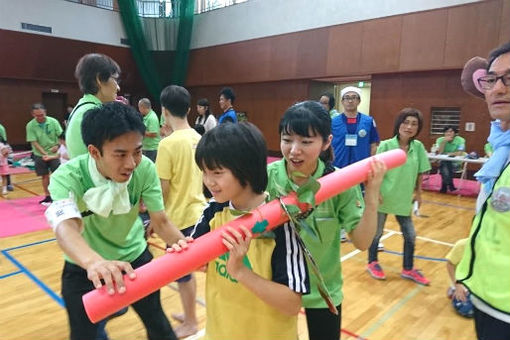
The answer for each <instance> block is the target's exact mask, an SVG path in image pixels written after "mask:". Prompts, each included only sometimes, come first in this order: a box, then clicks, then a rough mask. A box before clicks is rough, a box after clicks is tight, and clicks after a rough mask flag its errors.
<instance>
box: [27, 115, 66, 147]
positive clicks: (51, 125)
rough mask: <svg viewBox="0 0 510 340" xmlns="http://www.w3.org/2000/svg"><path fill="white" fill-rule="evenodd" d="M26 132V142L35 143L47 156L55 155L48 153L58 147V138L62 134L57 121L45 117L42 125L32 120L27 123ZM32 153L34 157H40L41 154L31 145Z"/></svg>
mask: <svg viewBox="0 0 510 340" xmlns="http://www.w3.org/2000/svg"><path fill="white" fill-rule="evenodd" d="M26 130H27V142H29V143H31V142H37V143H38V144H39V145H40V146H41V147H42V148H43V149H44V151H46V153H48V155H52V156H54V155H56V154H57V153H56V152H53V153H52V152H50V149H51V148H52V147H54V146H55V145H58V137H59V136H60V135H61V134H62V132H63V130H62V127H61V126H60V123H59V122H58V120H56V119H55V118H52V117H49V116H46V120H45V121H44V123H38V122H37V120H35V118H34V119H32V120H31V121H29V122H28V124H27V127H26ZM32 152H33V154H34V155H36V156H39V157H42V154H41V153H40V152H39V150H37V149H36V148H35V147H34V146H33V145H32Z"/></svg>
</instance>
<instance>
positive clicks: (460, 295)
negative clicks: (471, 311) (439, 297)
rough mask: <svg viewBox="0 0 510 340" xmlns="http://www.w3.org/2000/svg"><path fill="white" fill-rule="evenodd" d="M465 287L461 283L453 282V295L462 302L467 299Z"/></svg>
mask: <svg viewBox="0 0 510 340" xmlns="http://www.w3.org/2000/svg"><path fill="white" fill-rule="evenodd" d="M466 293H467V292H466V287H464V285H463V284H462V283H456V284H455V294H454V297H455V298H456V299H457V300H460V301H462V302H466V300H467V294H466Z"/></svg>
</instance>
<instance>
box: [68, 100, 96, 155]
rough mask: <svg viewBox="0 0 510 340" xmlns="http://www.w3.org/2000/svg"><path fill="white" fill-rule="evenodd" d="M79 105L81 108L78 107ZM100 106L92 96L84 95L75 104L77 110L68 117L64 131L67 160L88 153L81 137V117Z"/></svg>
mask: <svg viewBox="0 0 510 340" xmlns="http://www.w3.org/2000/svg"><path fill="white" fill-rule="evenodd" d="M80 105H81V106H80ZM100 105H101V101H100V100H99V98H97V97H96V96H94V95H92V94H85V95H84V96H83V97H82V98H81V99H80V100H79V101H78V103H77V104H76V107H78V106H79V107H78V108H77V109H75V110H73V112H72V114H71V116H70V117H69V121H68V123H67V124H68V125H67V130H66V146H67V153H68V155H69V158H74V157H76V156H79V155H83V154H86V153H88V151H87V146H86V145H85V143H84V142H83V137H82V136H81V122H82V121H83V115H84V114H85V112H87V111H88V110H90V109H93V108H96V107H98V106H100Z"/></svg>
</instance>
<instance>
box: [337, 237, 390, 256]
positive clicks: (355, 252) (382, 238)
mask: <svg viewBox="0 0 510 340" xmlns="http://www.w3.org/2000/svg"><path fill="white" fill-rule="evenodd" d="M387 232H388V233H387V234H385V235H383V236H382V237H381V241H384V240H386V239H387V238H389V237H391V236H393V235H395V234H396V233H397V232H395V231H393V230H387ZM359 253H361V250H359V249H355V250H353V251H351V252H350V253H347V254H345V255H344V256H342V257H341V258H340V262H344V261H345V260H348V259H350V258H351V257H353V256H356V255H358V254H359Z"/></svg>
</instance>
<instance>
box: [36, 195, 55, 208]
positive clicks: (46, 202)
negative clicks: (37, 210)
mask: <svg viewBox="0 0 510 340" xmlns="http://www.w3.org/2000/svg"><path fill="white" fill-rule="evenodd" d="M51 202H53V200H52V199H51V197H50V196H46V197H45V198H44V199H43V200H40V201H39V204H42V205H44V206H48V205H50V204H51Z"/></svg>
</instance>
